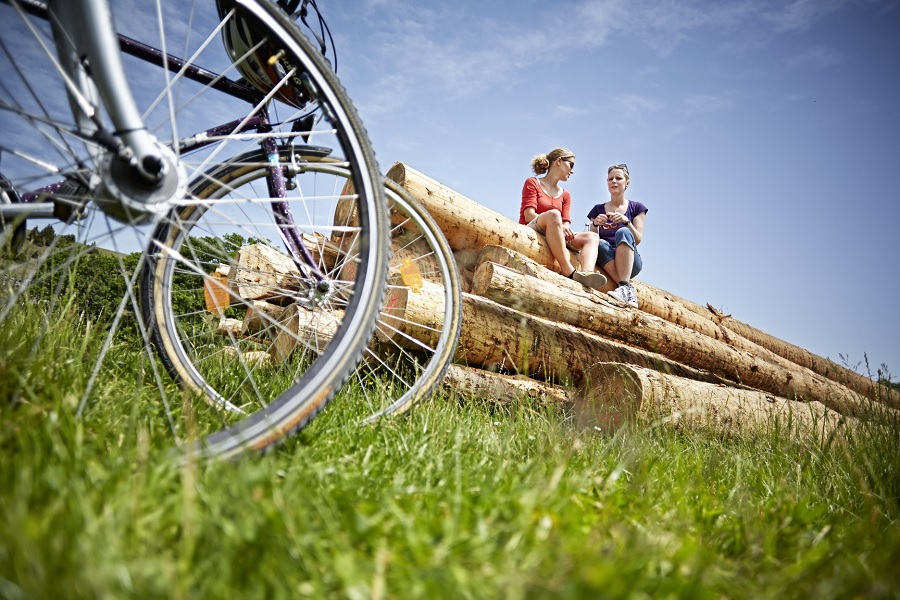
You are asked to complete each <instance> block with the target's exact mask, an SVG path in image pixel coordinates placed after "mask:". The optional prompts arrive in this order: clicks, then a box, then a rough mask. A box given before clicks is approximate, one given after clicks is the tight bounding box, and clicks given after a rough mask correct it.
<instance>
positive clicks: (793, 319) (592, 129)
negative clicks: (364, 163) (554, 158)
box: [320, 0, 900, 380]
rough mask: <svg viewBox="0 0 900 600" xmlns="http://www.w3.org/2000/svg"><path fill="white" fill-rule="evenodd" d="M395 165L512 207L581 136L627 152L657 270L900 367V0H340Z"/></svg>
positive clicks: (347, 36)
mask: <svg viewBox="0 0 900 600" xmlns="http://www.w3.org/2000/svg"><path fill="white" fill-rule="evenodd" d="M320 4H321V8H322V11H323V13H324V15H325V17H326V19H327V21H328V23H329V25H330V26H331V28H332V31H333V33H334V35H335V39H336V42H335V43H336V46H337V50H338V75H339V76H340V78H341V80H342V81H343V82H344V84H345V85H346V87H347V88H348V90H349V92H350V94H351V96H352V97H353V98H354V101H355V103H356V105H357V108H358V109H359V111H360V113H361V115H362V118H363V120H364V122H365V123H366V126H367V128H368V130H369V133H370V136H371V139H372V142H373V145H374V146H375V150H376V152H377V154H378V158H379V162H380V163H381V167H382V170H383V171H386V170H387V169H388V168H389V167H390V166H391V165H392V164H393V163H394V162H396V161H403V162H406V163H408V164H410V165H411V166H413V167H414V168H416V169H418V170H420V171H422V172H424V173H426V174H427V175H429V176H431V177H434V178H435V179H437V180H438V181H440V182H442V183H444V184H445V185H448V186H450V187H451V188H453V189H455V190H457V191H459V192H461V193H463V194H465V195H466V196H468V197H470V198H472V199H473V200H475V201H477V202H479V203H481V204H483V205H485V206H487V207H489V208H491V209H493V210H496V211H498V212H500V213H502V214H504V215H506V216H508V217H510V218H512V219H515V218H517V215H518V207H519V200H520V196H519V194H520V191H521V187H522V183H523V181H524V180H525V178H526V177H528V176H529V175H530V172H529V165H530V161H531V158H532V156H534V155H535V154H537V153H540V152H546V151H549V150H550V149H552V148H554V147H556V146H567V147H568V148H570V149H571V150H572V151H573V152H574V153H575V154H576V156H577V165H576V169H575V175H574V176H573V178H572V179H571V180H570V181H569V182H568V183H567V184H566V187H567V188H568V189H569V190H570V191H571V193H572V197H573V215H576V217H575V219H574V220H575V225H576V227H581V226H582V224H583V223H582V217H583V216H584V215H586V214H587V212H588V210H590V208H591V207H592V206H593V205H594V204H595V203H596V202H600V201H605V200H606V199H608V194H607V192H606V186H605V175H606V167H607V166H608V165H610V164H613V163H619V162H626V163H628V165H629V167H630V169H631V174H632V183H631V187H630V188H629V192H630V193H629V194H628V197H629V198H631V199H635V200H640V201H642V202H643V203H644V204H646V205H647V206H648V207H649V208H650V212H649V214H648V218H647V225H646V230H645V235H644V241H643V243H642V244H641V247H640V250H641V254H642V256H643V257H644V265H645V266H644V271H643V273H642V274H641V275H640V279H643V280H644V281H646V282H648V283H650V284H652V285H654V286H656V287H659V288H661V289H664V290H666V291H669V292H671V293H674V294H677V295H679V296H681V297H683V298H686V299H688V300H692V301H694V302H697V303H701V304H706V303H709V304H711V305H712V306H714V307H716V308H718V309H720V310H722V311H724V312H725V313H729V314H732V315H733V316H734V317H735V318H737V319H739V320H741V321H744V322H746V323H748V324H750V325H753V326H754V327H757V328H759V329H762V330H764V331H766V332H768V333H770V334H772V335H774V336H776V337H778V338H781V339H783V340H785V341H788V342H791V343H793V344H796V345H798V346H800V347H803V348H806V349H807V350H809V351H811V352H814V353H815V354H818V355H821V356H825V357H828V358H831V359H832V360H834V361H836V362H839V363H842V364H847V365H849V366H852V367H858V369H859V370H860V371H862V372H866V367H865V364H860V363H862V361H864V359H866V358H867V359H868V364H869V370H870V371H871V372H872V373H875V371H876V370H877V369H878V368H879V367H880V366H881V365H882V364H886V365H887V366H888V368H889V371H890V373H891V374H892V375H893V376H894V379H895V380H896V379H898V377H900V317H898V314H897V307H898V301H897V297H898V292H900V284H898V275H900V268H898V265H897V263H898V258H900V229H898V223H900V35H898V33H900V2H897V1H896V0H796V1H780V2H774V1H773V2H767V1H760V0H752V1H749V0H737V1H728V0H725V1H721V2H711V1H710V2H693V1H690V0H687V1H679V2H673V1H656V0H653V1H642V0H637V1H621V0H599V1H590V0H582V1H574V0H571V1H570V0H560V1H556V2H532V1H530V0H524V1H519V2H513V1H510V0H500V1H498V0H492V1H491V2H484V1H474V0H463V1H457V2H431V1H426V2H419V1H417V2H412V1H404V0H342V1H341V2H329V1H327V0H320Z"/></svg>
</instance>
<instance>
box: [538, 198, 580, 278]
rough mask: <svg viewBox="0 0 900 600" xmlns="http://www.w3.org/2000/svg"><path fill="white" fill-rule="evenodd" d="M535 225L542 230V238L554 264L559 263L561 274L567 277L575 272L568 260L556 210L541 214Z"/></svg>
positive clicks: (560, 216) (561, 225) (567, 250)
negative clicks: (548, 247) (545, 241)
mask: <svg viewBox="0 0 900 600" xmlns="http://www.w3.org/2000/svg"><path fill="white" fill-rule="evenodd" d="M537 224H538V227H540V228H541V229H543V230H544V232H545V233H544V237H546V238H547V245H548V246H550V253H551V254H552V255H553V258H555V259H556V262H557V263H559V268H560V269H562V274H563V275H565V276H566V277H568V276H569V275H571V274H572V271H574V270H575V267H574V266H573V265H572V261H570V260H569V249H568V248H566V236H565V234H563V222H562V215H560V214H559V211H558V210H548V211H547V212H545V213H541V215H540V216H539V217H538V221H537Z"/></svg>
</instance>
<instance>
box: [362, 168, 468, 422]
mask: <svg viewBox="0 0 900 600" xmlns="http://www.w3.org/2000/svg"><path fill="white" fill-rule="evenodd" d="M384 184H385V191H386V196H387V200H388V207H389V210H390V216H391V223H392V229H391V268H390V275H389V282H388V288H387V293H386V295H385V303H384V306H383V307H382V312H381V316H380V317H379V319H378V327H377V329H376V336H375V338H374V339H373V341H372V343H370V344H369V346H368V347H367V349H366V354H365V356H364V360H363V362H362V363H361V364H360V367H359V368H357V369H356V371H355V373H354V379H355V380H356V381H357V382H358V384H359V385H358V389H359V390H360V397H361V399H362V403H363V404H362V410H363V412H364V413H367V417H366V418H365V419H364V420H363V422H364V423H371V422H374V421H375V420H377V419H379V418H381V417H386V416H391V415H400V414H403V413H405V412H406V411H408V410H410V409H411V408H412V407H413V406H415V405H416V404H417V403H418V402H420V401H422V400H424V399H426V398H428V397H430V396H431V395H432V393H433V392H434V391H435V390H436V389H437V388H438V386H439V385H440V384H441V381H442V380H443V378H444V375H445V374H446V373H447V369H448V368H449V367H450V364H451V363H452V362H453V358H454V354H455V352H456V347H457V344H458V342H459V335H460V331H461V328H462V317H463V313H462V283H461V282H460V277H459V270H458V268H457V266H456V259H455V257H454V256H453V251H452V249H451V248H450V244H449V243H448V242H447V238H446V237H445V236H444V233H443V232H442V231H441V229H440V227H439V226H438V224H437V222H435V220H434V218H433V217H432V216H431V215H430V214H429V213H428V211H427V210H426V209H425V207H424V206H423V205H422V204H421V203H420V202H419V201H418V200H416V199H415V198H413V197H412V196H410V195H409V194H408V193H407V192H406V190H404V189H403V188H402V187H401V186H400V185H399V184H397V183H395V182H394V181H391V180H390V179H385V180H384ZM407 260H408V261H409V262H408V263H406V265H405V262H406V261H407ZM409 265H415V269H412V273H410V274H407V273H406V272H405V266H409ZM417 288H419V289H417ZM400 307H402V310H401V308H400ZM398 310H400V313H399V314H398Z"/></svg>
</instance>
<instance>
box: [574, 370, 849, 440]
mask: <svg viewBox="0 0 900 600" xmlns="http://www.w3.org/2000/svg"><path fill="white" fill-rule="evenodd" d="M573 403H574V412H575V415H576V422H578V423H579V424H580V425H582V426H584V427H598V428H600V429H602V430H614V429H616V428H618V427H619V426H621V425H622V424H623V423H643V424H647V423H652V422H659V421H662V422H664V423H668V424H670V425H673V426H675V427H678V428H696V427H709V428H711V429H713V430H714V431H716V432H718V433H720V434H724V435H735V434H740V433H746V432H754V433H763V432H770V431H779V432H789V433H791V434H793V435H813V436H816V437H818V438H820V439H824V438H826V437H828V436H831V435H834V434H835V433H836V432H837V431H838V430H839V429H840V428H842V427H846V426H850V427H854V426H855V425H856V424H857V422H856V421H855V420H854V419H853V418H852V417H846V416H839V415H838V414H837V413H834V412H832V411H830V410H829V409H828V408H826V407H825V406H824V405H823V404H821V403H818V402H804V403H801V402H792V401H791V400H787V399H785V398H778V397H776V396H773V395H771V394H766V393H764V392H759V391H755V390H746V389H737V388H733V387H728V386H722V385H715V384H710V383H705V382H700V381H693V380H691V379H684V378H681V377H676V376H673V375H667V374H665V373H659V372H657V371H655V370H653V369H646V368H641V367H635V366H633V365H625V364H620V363H598V364H595V365H592V366H591V367H590V368H589V369H588V370H587V371H586V372H585V375H584V383H583V384H582V385H581V386H580V387H579V388H578V391H577V392H576V393H575V394H574V395H573Z"/></svg>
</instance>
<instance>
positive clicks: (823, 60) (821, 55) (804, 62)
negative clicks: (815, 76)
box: [787, 46, 844, 67]
mask: <svg viewBox="0 0 900 600" xmlns="http://www.w3.org/2000/svg"><path fill="white" fill-rule="evenodd" d="M843 63H844V57H843V56H842V55H841V54H839V53H838V52H836V51H835V50H832V49H831V48H825V47H822V46H816V47H814V48H809V49H808V50H806V51H805V52H803V53H801V54H796V55H794V56H791V57H790V58H788V60H787V64H788V66H790V67H806V66H811V67H833V66H836V65H840V64H843Z"/></svg>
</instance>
